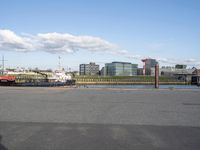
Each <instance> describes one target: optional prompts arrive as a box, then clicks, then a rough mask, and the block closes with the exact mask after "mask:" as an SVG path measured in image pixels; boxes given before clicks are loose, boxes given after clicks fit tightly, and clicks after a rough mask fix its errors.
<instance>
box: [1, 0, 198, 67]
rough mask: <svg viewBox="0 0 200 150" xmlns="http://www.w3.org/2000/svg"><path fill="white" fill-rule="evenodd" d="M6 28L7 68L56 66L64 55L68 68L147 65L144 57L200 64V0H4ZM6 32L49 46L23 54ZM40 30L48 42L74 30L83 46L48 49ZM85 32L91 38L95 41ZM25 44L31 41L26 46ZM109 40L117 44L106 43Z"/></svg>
mask: <svg viewBox="0 0 200 150" xmlns="http://www.w3.org/2000/svg"><path fill="white" fill-rule="evenodd" d="M0 30H2V35H1V34H0V54H3V55H5V57H6V59H7V60H8V61H6V67H16V66H20V67H32V68H33V67H39V68H54V69H55V68H56V67H58V56H61V64H62V66H63V67H64V68H67V67H68V68H69V67H70V68H72V69H73V70H77V69H78V66H79V64H80V63H89V62H90V61H93V62H97V63H98V64H100V65H101V66H103V64H104V63H106V62H112V61H128V62H132V63H138V64H139V66H141V64H142V63H141V61H140V59H141V58H145V57H151V58H156V59H159V60H160V64H161V65H174V64H175V63H185V64H188V65H189V66H197V67H200V1H199V0H99V1H94V0H59V1H56V0H54V1H53V0H52V1H50V0H1V1H0ZM4 30H8V31H10V32H12V33H13V34H14V35H16V36H17V37H20V38H21V37H22V38H23V39H24V38H27V37H28V38H29V41H30V40H34V41H36V42H34V43H33V42H30V43H31V44H32V45H34V44H37V45H39V44H41V42H42V44H43V45H42V47H41V46H40V47H39V46H34V49H33V48H32V49H30V50H29V49H28V48H27V47H25V48H27V49H28V50H27V51H26V50H24V51H23V52H18V51H17V50H14V49H15V47H14V46H16V43H15V44H13V41H12V42H10V40H7V41H6V43H5V36H6V37H7V36H8V35H12V34H11V33H10V32H4ZM48 33H50V34H48ZM52 33H58V34H56V35H54V34H53V35H52ZM38 34H45V35H42V37H43V36H45V40H47V38H48V40H49V37H51V36H53V37H55V38H54V39H53V40H55V39H56V41H57V39H60V38H64V40H69V39H68V37H66V36H63V35H64V34H69V35H72V36H73V38H74V39H75V40H78V41H79V42H78V45H75V44H77V42H75V43H70V45H73V48H74V49H72V51H70V48H72V47H68V45H67V47H68V49H69V50H68V51H66V52H65V49H64V48H63V47H62V50H61V51H56V52H55V53H54V52H52V50H51V51H50V50H48V49H47V48H48V47H46V46H48V45H45V44H44V42H43V41H41V36H39V37H38ZM1 36H2V37H1ZM32 36H34V38H32ZM85 36H89V37H90V38H89V39H90V42H88V41H86V40H87V39H88V38H85ZM58 37H59V38H58ZM70 37H71V36H69V38H70ZM38 38H39V40H38ZM43 38H44V37H43ZM93 38H95V39H93ZM97 38H98V39H97ZM2 39H3V40H4V41H3V40H2ZM99 39H101V40H99ZM51 40H52V39H51ZM80 40H81V41H85V43H81V42H80ZM102 40H103V41H102ZM2 41H3V42H4V44H2V45H3V46H2V45H1V43H3V42H2ZM8 41H9V42H10V43H9V44H10V45H11V46H10V45H9V48H8V46H7V45H8ZM15 42H16V41H15ZM25 42H27V40H24V41H23V44H24V43H25ZM49 42H50V43H52V42H54V41H48V44H49ZM93 42H94V43H95V46H94V47H93V48H94V49H97V50H94V51H93V50H92V49H91V45H93ZM99 42H100V43H99ZM107 42H109V43H110V44H112V45H111V46H110V45H106V44H107ZM38 43H39V44H38ZM18 44H19V43H18ZM20 44H21V43H20ZM56 44H57V43H56ZM62 44H63V43H61V45H62ZM83 44H84V46H83ZM5 45H6V47H5ZM58 45H60V44H58ZM74 45H75V46H74ZM98 45H100V47H99V48H98ZM113 45H114V46H116V47H117V48H113ZM17 46H19V45H17ZM44 46H45V47H46V49H43V47H44ZM53 46H54V47H55V46H57V45H55V43H54V45H53ZM62 46H65V47H66V45H62ZM88 46H89V47H88ZM35 47H37V50H36V48H35ZM104 47H106V50H104V49H103V48H104ZM51 48H52V47H51ZM101 48H102V50H101ZM59 50H60V49H59ZM69 51H70V52H69ZM110 51H111V52H110ZM114 51H116V52H114ZM122 51H126V53H125V54H124V53H121V52H122ZM129 56H131V57H129Z"/></svg>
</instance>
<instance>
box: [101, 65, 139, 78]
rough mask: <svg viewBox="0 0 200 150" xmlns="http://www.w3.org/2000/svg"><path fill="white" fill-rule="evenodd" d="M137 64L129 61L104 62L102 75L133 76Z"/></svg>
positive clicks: (135, 72)
mask: <svg viewBox="0 0 200 150" xmlns="http://www.w3.org/2000/svg"><path fill="white" fill-rule="evenodd" d="M137 68H138V65H137V64H131V63H129V62H112V63H106V64H105V67H104V75H106V76H133V75H137Z"/></svg>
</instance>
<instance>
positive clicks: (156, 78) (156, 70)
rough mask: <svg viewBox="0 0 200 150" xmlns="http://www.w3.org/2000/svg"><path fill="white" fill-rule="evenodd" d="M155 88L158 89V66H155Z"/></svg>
mask: <svg viewBox="0 0 200 150" xmlns="http://www.w3.org/2000/svg"><path fill="white" fill-rule="evenodd" d="M155 88H156V89H158V88H159V65H158V64H156V65H155Z"/></svg>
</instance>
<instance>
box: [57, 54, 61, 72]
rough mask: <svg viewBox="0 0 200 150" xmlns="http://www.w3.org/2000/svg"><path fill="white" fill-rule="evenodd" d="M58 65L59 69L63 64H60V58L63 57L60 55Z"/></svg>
mask: <svg viewBox="0 0 200 150" xmlns="http://www.w3.org/2000/svg"><path fill="white" fill-rule="evenodd" d="M58 59H59V60H58V67H59V70H61V65H60V59H61V57H60V56H58Z"/></svg>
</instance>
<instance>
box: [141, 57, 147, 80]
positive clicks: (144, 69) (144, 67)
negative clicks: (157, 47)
mask: <svg viewBox="0 0 200 150" xmlns="http://www.w3.org/2000/svg"><path fill="white" fill-rule="evenodd" d="M146 61H147V59H142V62H143V75H144V76H145V74H146Z"/></svg>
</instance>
